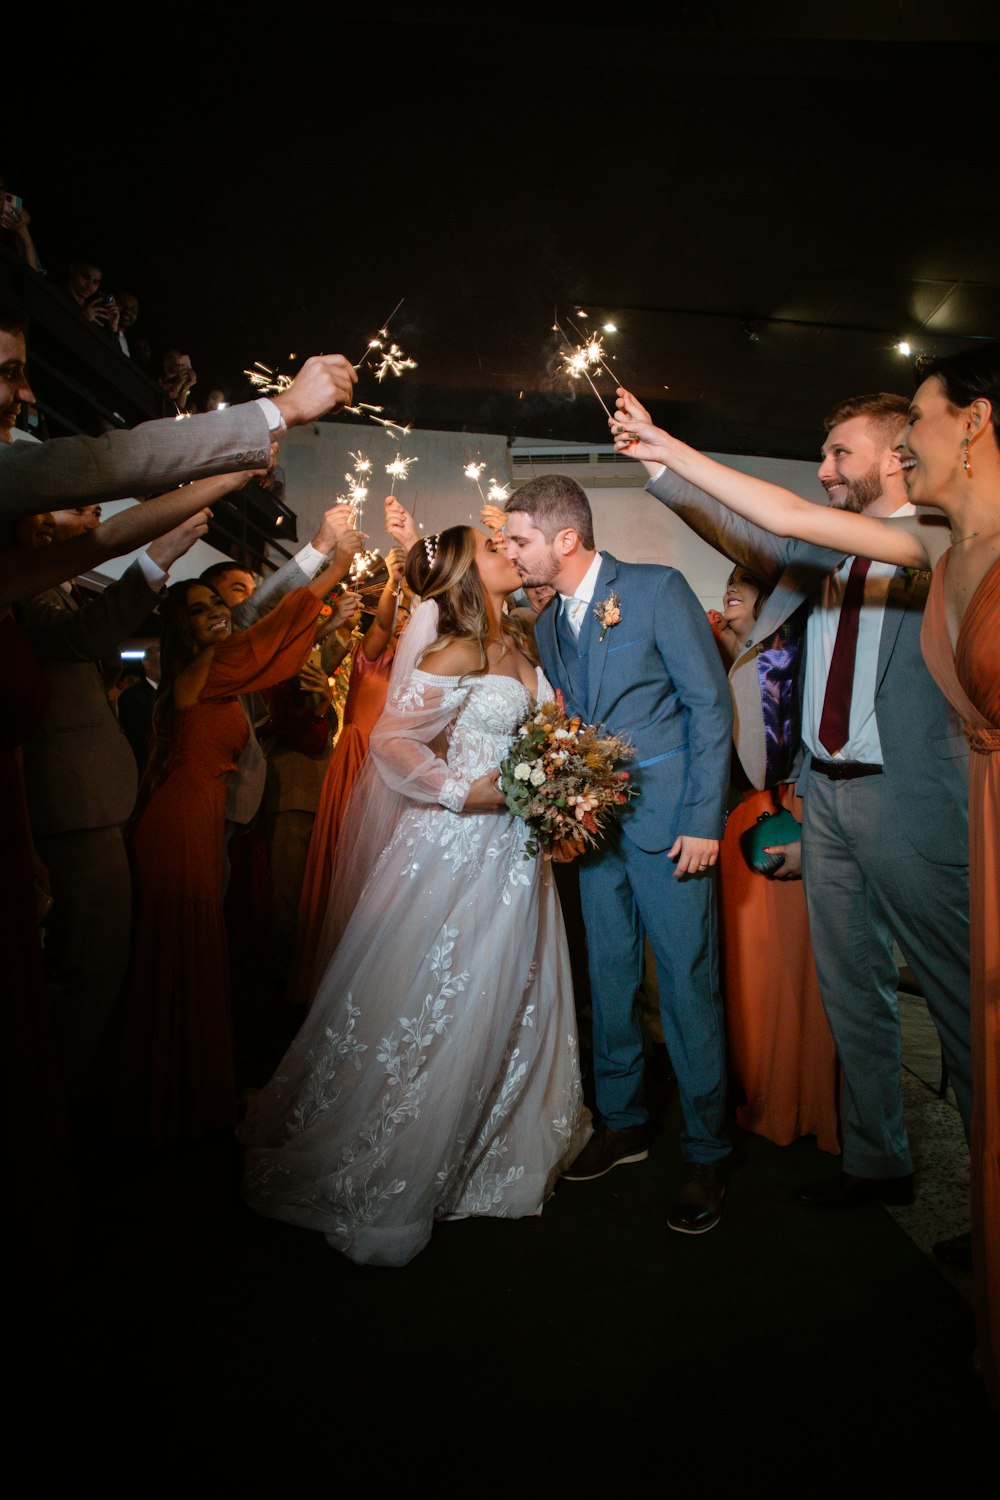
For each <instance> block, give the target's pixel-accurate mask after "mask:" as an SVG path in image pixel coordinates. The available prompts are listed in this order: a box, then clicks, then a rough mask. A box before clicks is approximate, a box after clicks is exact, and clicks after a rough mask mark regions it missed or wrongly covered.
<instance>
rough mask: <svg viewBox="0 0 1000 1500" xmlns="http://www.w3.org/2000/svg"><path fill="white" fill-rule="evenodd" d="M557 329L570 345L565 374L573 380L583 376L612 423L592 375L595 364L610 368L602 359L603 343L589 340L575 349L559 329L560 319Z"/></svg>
mask: <svg viewBox="0 0 1000 1500" xmlns="http://www.w3.org/2000/svg"><path fill="white" fill-rule="evenodd" d="M555 327H556V328H557V329H558V331H559V332H560V333H561V334H562V336H563V338H564V339H565V340H566V343H567V344H568V345H569V351H570V352H569V353H568V354H564V355H563V356H562V360H563V373H564V374H566V375H568V376H569V377H570V378H571V379H572V380H576V379H577V378H578V377H579V376H581V375H582V376H583V378H584V380H585V381H586V382H587V384H588V385H589V386H590V389H591V390H592V391H593V393H594V395H595V396H596V397H597V399H598V401H600V403H601V406H602V407H603V409H604V414H605V416H606V417H607V418H608V420H609V421H610V419H611V413H610V411H609V410H608V408H607V406H606V405H605V402H604V398H603V396H602V395H601V393H600V391H599V390H598V389H597V386H596V385H595V384H594V380H593V376H592V375H591V373H590V370H591V366H592V365H595V364H597V365H600V366H601V368H602V369H604V370H607V368H608V367H607V365H606V364H605V363H604V359H603V357H602V356H603V349H604V345H603V342H602V341H601V339H599V338H592V339H589V340H588V342H587V343H586V344H577V345H576V347H574V346H573V345H572V344H571V343H570V341H569V338H568V336H567V334H566V333H565V331H564V330H563V329H562V328H560V327H559V320H558V318H557V319H556V322H555ZM608 373H609V374H611V371H608Z"/></svg>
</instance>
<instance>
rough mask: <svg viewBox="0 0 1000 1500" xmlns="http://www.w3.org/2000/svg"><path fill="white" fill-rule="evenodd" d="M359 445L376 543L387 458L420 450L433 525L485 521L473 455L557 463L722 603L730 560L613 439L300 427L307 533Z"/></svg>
mask: <svg viewBox="0 0 1000 1500" xmlns="http://www.w3.org/2000/svg"><path fill="white" fill-rule="evenodd" d="M352 452H354V453H364V454H365V455H366V456H367V457H368V458H370V459H371V460H372V462H373V464H374V465H375V470H374V475H373V478H372V481H371V484H370V486H369V490H370V494H369V499H368V501H367V503H366V507H365V515H364V518H363V521H362V529H363V530H365V531H367V532H368V534H369V536H370V538H371V542H372V545H373V546H375V547H378V548H380V549H382V550H384V549H385V548H387V547H389V546H390V545H391V538H390V537H388V536H387V535H386V532H385V531H384V529H383V526H382V501H383V498H384V496H385V495H387V494H389V493H390V492H391V489H392V482H391V481H390V480H389V479H388V478H387V477H386V475H385V470H384V466H385V464H386V463H389V462H391V461H392V460H393V459H394V458H395V457H396V455H397V453H401V454H402V455H403V456H404V457H414V456H415V457H416V459H417V462H416V463H415V464H414V465H413V467H412V469H411V471H410V476H409V478H408V479H407V480H406V481H405V482H404V483H402V484H399V485H397V486H396V493H397V494H398V497H399V499H400V500H401V501H402V503H403V504H404V505H405V506H406V507H407V509H408V510H410V511H412V512H413V514H414V516H415V519H416V521H417V523H418V525H419V526H420V528H421V529H422V530H424V531H427V532H431V531H440V530H442V529H443V528H444V527H446V526H455V525H459V524H463V523H465V524H469V523H472V524H475V523H476V522H477V521H478V512H479V507H480V505H481V503H482V502H481V499H480V495H479V491H478V489H477V488H476V486H475V484H473V482H472V481H471V480H469V479H466V477H465V475H464V473H463V470H464V468H465V465H466V464H468V463H470V462H475V461H477V460H482V461H484V462H485V463H486V468H485V470H484V471H483V476H482V480H481V483H482V486H483V490H484V491H485V489H486V487H487V485H488V482H489V480H490V478H491V477H495V478H496V479H497V481H498V482H499V483H501V484H504V483H510V482H511V481H512V480H513V481H514V483H515V484H516V483H517V482H519V481H520V482H523V481H525V480H527V479H530V478H532V477H533V475H534V474H536V473H553V472H558V473H562V474H569V475H570V476H571V477H572V478H574V479H575V480H576V481H577V483H578V484H580V485H581V486H582V488H583V489H585V490H586V492H587V495H588V497H589V499H590V503H591V506H592V508H593V512H594V531H595V537H596V541H597V545H598V546H599V547H606V548H607V549H608V550H609V551H611V552H613V553H614V554H615V555H616V556H617V557H620V558H622V559H623V560H624V561H626V562H657V563H666V564H669V566H671V567H674V568H678V569H679V570H680V571H681V572H682V573H683V574H684V576H685V577H686V578H687V580H688V582H689V583H690V585H691V587H692V588H693V590H694V592H695V593H696V594H697V596H698V598H699V599H700V600H701V602H702V604H703V605H704V606H705V608H706V609H717V608H718V607H719V600H720V597H721V594H722V589H723V587H724V585H725V581H726V579H727V578H728V576H729V572H730V565H729V563H728V562H727V561H726V559H725V558H723V557H721V556H720V555H719V554H718V553H717V552H715V551H714V550H713V549H712V548H711V547H709V546H708V545H707V543H705V542H703V541H701V540H700V539H699V538H698V537H696V536H695V535H694V533H693V532H691V531H689V530H688V528H687V527H686V526H685V525H684V523H683V522H682V521H680V520H678V519H677V517H676V516H674V515H673V514H672V513H671V512H670V511H668V510H667V508H666V506H664V505H661V504H660V503H659V501H657V500H655V499H654V498H653V496H652V495H650V494H648V493H647V492H646V490H645V489H644V488H643V485H644V483H645V479H646V473H645V470H644V469H643V468H642V467H641V466H640V465H639V464H631V463H628V462H627V461H622V460H620V459H615V458H614V457H613V456H612V454H611V450H609V449H606V448H605V449H587V448H577V447H573V446H572V445H563V444H556V443H544V442H537V441H536V442H532V443H530V444H518V445H517V446H516V447H515V448H513V449H510V448H508V445H507V441H506V439H505V438H503V437H497V436H496V435H494V434H491V433H464V432H413V433H411V434H410V436H409V437H408V438H404V439H399V440H397V439H396V438H393V437H390V436H389V435H388V434H387V433H385V432H384V431H383V430H382V429H381V428H377V427H369V426H364V425H361V424H351V425H348V423H347V422H346V420H345V421H341V422H321V423H317V424H316V425H315V426H309V427H299V428H296V429H294V430H293V431H292V432H291V433H289V435H288V437H287V438H286V439H285V441H284V442H283V443H282V445H281V456H280V462H281V465H282V467H283V469H284V471H285V481H286V491H285V501H286V503H287V505H288V506H289V507H290V509H292V510H293V511H295V513H296V515H297V517H298V534H299V540H300V542H306V541H308V540H309V538H310V537H311V536H313V535H314V534H315V531H316V529H317V527H318V525H319V520H320V517H321V516H322V514H323V511H324V510H326V508H327V507H328V506H330V505H332V504H334V503H335V501H336V497H337V495H338V494H340V495H343V494H345V493H346V489H347V486H346V482H345V475H346V474H347V473H348V472H349V471H350V469H351V466H352V464H353V458H352V457H351V454H352ZM540 456H544V457H545V459H546V462H545V463H544V464H536V463H534V462H533V457H534V458H538V457H540ZM553 456H557V457H558V462H557V463H552V462H551V458H552V457H553ZM711 456H712V457H713V458H718V459H719V460H720V462H722V463H724V464H728V465H729V466H730V467H731V468H734V469H739V470H741V471H742V472H743V473H746V474H754V475H757V476H758V477H759V478H762V479H769V480H771V481H772V482H773V483H775V484H780V485H783V486H785V487H786V488H788V489H791V490H794V491H795V493H796V494H799V495H802V496H804V497H805V498H806V499H810V500H822V499H823V498H824V494H823V488H822V486H821V485H820V483H819V481H818V479H817V478H816V466H815V465H813V464H809V463H802V462H798V461H794V460H790V459H778V458H753V457H749V458H748V457H747V456H745V455H740V456H733V455H732V454H725V453H721V454H712V455H711ZM237 498H238V497H237ZM131 504H134V502H133V501H129V500H125V501H119V502H114V503H112V504H110V505H106V506H104V507H103V509H104V513H105V515H110V514H112V513H113V512H114V511H115V510H117V509H120V508H121V507H122V506H124V505H131ZM286 545H288V544H287V543H286ZM293 550H294V548H293ZM134 556H135V554H134V553H132V554H130V555H129V557H127V558H118V559H115V560H114V561H112V562H110V563H107V564H105V566H104V567H103V568H102V569H101V576H103V577H106V578H109V579H110V578H118V577H120V576H121V574H122V573H123V572H124V571H125V568H126V567H127V566H128V564H129V562H130V561H131V558H132V557H134ZM222 556H223V554H222V553H220V552H217V551H216V550H215V548H214V547H209V546H208V545H207V544H206V543H204V542H198V543H196V545H195V547H194V548H193V549H192V550H191V552H189V553H188V555H187V556H186V557H185V558H183V559H182V560H181V562H179V563H178V564H177V566H176V567H175V568H174V569H173V571H172V572H171V580H172V581H176V580H177V579H181V578H196V577H197V576H198V575H199V574H200V573H201V572H202V571H203V570H204V569H205V568H207V567H209V566H210V565H211V564H212V563H213V562H218V561H219V560H220V559H221V558H222Z"/></svg>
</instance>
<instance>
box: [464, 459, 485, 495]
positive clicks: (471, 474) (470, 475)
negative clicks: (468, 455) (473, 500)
mask: <svg viewBox="0 0 1000 1500" xmlns="http://www.w3.org/2000/svg"><path fill="white" fill-rule="evenodd" d="M485 468H486V464H485V462H483V463H471V464H466V465H465V468H464V469H463V470H462V473H463V474H464V475H465V477H466V479H471V480H472V482H473V484H474V485H475V486H476V489H477V490H478V491H479V498H480V500H485V498H486V496H485V495H484V494H483V487H482V485H481V484H480V483H479V480H480V478H481V476H482V472H483V470H484V469H485Z"/></svg>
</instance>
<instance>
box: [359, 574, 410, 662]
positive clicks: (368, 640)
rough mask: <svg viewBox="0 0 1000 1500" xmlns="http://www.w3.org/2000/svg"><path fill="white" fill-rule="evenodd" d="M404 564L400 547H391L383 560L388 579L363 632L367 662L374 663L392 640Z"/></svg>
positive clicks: (362, 643)
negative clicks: (372, 618)
mask: <svg viewBox="0 0 1000 1500" xmlns="http://www.w3.org/2000/svg"><path fill="white" fill-rule="evenodd" d="M405 563H406V553H405V552H404V551H403V549H402V547H393V549H392V551H391V552H389V553H388V555H387V556H386V559H385V564H386V567H387V568H388V569H389V577H388V578H387V579H386V581H385V586H384V588H383V589H382V592H381V594H380V595H379V601H378V605H377V606H376V609H375V618H374V620H372V622H371V624H370V625H369V627H368V629H367V630H366V631H365V634H364V639H363V640H362V642H361V649H362V651H363V652H364V653H365V656H366V657H367V658H368V660H369V661H374V660H375V659H376V657H379V656H381V655H382V652H383V651H384V650H385V648H386V646H388V644H389V642H390V641H391V640H392V634H393V631H394V630H395V628H396V613H397V607H398V601H399V586H400V582H401V581H402V577H403V567H404V565H405Z"/></svg>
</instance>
